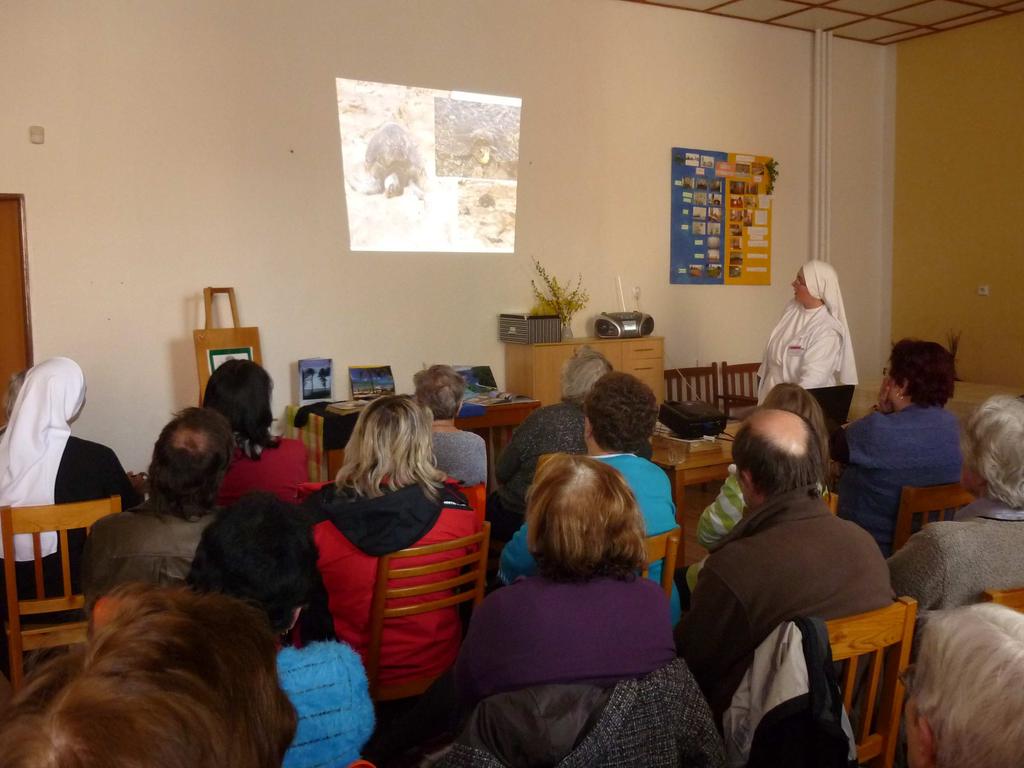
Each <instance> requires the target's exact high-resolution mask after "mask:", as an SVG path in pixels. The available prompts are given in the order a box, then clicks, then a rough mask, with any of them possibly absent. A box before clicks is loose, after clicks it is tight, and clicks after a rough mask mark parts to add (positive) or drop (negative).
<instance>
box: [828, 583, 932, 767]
mask: <svg viewBox="0 0 1024 768" xmlns="http://www.w3.org/2000/svg"><path fill="white" fill-rule="evenodd" d="M916 617H917V601H916V600H913V599H912V598H909V597H901V598H899V599H898V600H897V601H896V602H895V603H893V604H892V605H888V606H886V607H885V608H879V609H878V610H877V611H869V612H867V613H861V614H858V615H856V616H850V617H848V618H845V619H835V620H834V621H829V622H827V626H828V640H829V645H831V647H832V660H833V661H836V662H842V661H845V662H846V665H845V669H844V671H843V673H842V680H841V682H840V687H841V688H842V691H843V706H844V707H846V711H847V712H851V719H853V720H854V722H855V723H857V724H858V728H857V732H856V733H855V736H856V738H857V762H858V763H859V764H860V765H867V766H870V767H871V768H891V766H892V764H893V758H894V756H895V754H896V742H897V741H898V739H899V728H900V715H901V714H902V711H903V694H904V691H903V684H902V683H901V682H900V679H899V675H900V673H901V672H902V671H903V670H904V669H906V667H907V664H908V663H909V660H910V646H911V643H912V641H913V637H914V620H915V619H916ZM868 655H870V657H871V658H870V663H871V666H870V668H869V670H868V674H867V675H865V676H864V677H863V679H861V684H860V687H861V690H860V691H857V690H856V689H857V687H858V685H857V681H858V679H859V677H858V675H857V663H858V661H859V659H860V657H862V656H868ZM879 686H881V688H879ZM855 693H857V700H858V701H860V703H861V705H860V708H859V709H860V711H859V713H857V714H859V718H853V717H852V714H853V713H852V709H853V704H854V694H855Z"/></svg>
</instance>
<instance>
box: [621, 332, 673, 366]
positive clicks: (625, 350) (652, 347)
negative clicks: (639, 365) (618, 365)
mask: <svg viewBox="0 0 1024 768" xmlns="http://www.w3.org/2000/svg"><path fill="white" fill-rule="evenodd" d="M662 357H664V344H663V342H662V340H661V339H651V338H646V339H630V340H628V341H623V342H622V366H623V368H627V369H628V368H629V367H630V366H631V365H632V364H633V363H634V362H637V361H640V360H661V359H662Z"/></svg>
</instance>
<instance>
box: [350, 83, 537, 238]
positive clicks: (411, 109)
mask: <svg viewBox="0 0 1024 768" xmlns="http://www.w3.org/2000/svg"><path fill="white" fill-rule="evenodd" d="M337 88H338V125H339V127H340V130H341V159H342V166H343V173H344V178H345V200H346V204H347V208H348V228H349V237H350V247H351V249H352V250H353V251H489V252H499V253H511V252H512V251H514V250H515V236H516V186H517V178H518V172H519V113H520V108H521V104H522V102H521V100H520V99H517V98H510V97H504V96H487V95H484V94H478V93H465V92H460V91H437V90H433V89H430V88H413V87H410V86H405V85H390V84H387V83H373V82H368V81H365V80H346V79H343V78H338V80H337Z"/></svg>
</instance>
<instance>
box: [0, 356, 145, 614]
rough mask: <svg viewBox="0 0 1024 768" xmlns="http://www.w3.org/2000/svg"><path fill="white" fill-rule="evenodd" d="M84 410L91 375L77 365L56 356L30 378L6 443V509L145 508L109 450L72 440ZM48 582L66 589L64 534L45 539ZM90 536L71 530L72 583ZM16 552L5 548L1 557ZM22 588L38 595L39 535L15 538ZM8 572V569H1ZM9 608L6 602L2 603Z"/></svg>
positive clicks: (2, 476) (1, 501) (1, 476)
mask: <svg viewBox="0 0 1024 768" xmlns="http://www.w3.org/2000/svg"><path fill="white" fill-rule="evenodd" d="M84 404H85V376H84V375H83V374H82V369H81V368H80V367H79V366H78V364H77V363H76V362H75V361H74V360H70V359H68V358H66V357H53V358H50V359H49V360H44V361H43V362H41V363H39V364H38V365H36V366H34V367H33V368H31V369H29V371H28V373H26V375H25V383H24V384H23V385H22V388H21V391H20V392H19V393H18V398H17V400H16V401H15V404H14V409H13V411H12V412H11V419H10V422H9V423H8V425H7V430H6V431H5V432H4V434H3V437H2V438H0V506H12V507H25V506H35V505H43V504H65V503H69V502H74V501H89V500H91V499H101V498H104V497H107V496H114V495H117V496H120V497H121V504H122V506H123V507H124V508H129V507H132V506H134V505H136V504H138V503H139V502H141V500H142V499H141V496H140V495H139V493H138V492H137V491H136V489H135V488H133V486H132V482H131V479H130V478H129V477H128V475H127V474H126V473H125V471H124V469H123V468H122V467H121V463H120V462H119V461H118V460H117V456H116V455H115V454H114V452H113V451H112V450H110V448H107V447H106V446H104V445H100V444H99V443H93V442H90V441H88V440H83V439H81V438H78V437H75V436H73V435H72V434H71V422H72V421H74V419H75V417H76V416H77V415H78V412H79V411H80V410H81V409H82V406H83V405H84ZM39 539H40V541H39V544H40V549H41V555H42V557H43V576H44V580H45V583H46V591H47V593H48V594H50V593H51V592H52V591H53V590H54V589H55V587H56V586H59V585H60V562H59V558H56V557H52V555H54V554H55V553H56V552H57V534H56V533H53V532H45V533H41V534H40V535H39ZM84 540H85V537H84V531H83V532H72V534H71V536H70V537H69V549H70V550H71V552H70V555H71V564H72V584H73V585H74V586H77V583H78V581H79V578H78V577H79V574H78V571H77V561H78V556H79V554H80V552H81V548H82V545H83V543H84ZM11 556H12V554H11V553H10V552H4V551H3V550H2V548H0V558H9V557H11ZM13 557H14V559H15V561H17V571H18V590H19V593H21V592H24V594H23V595H22V597H28V596H30V595H32V594H33V593H32V591H31V588H32V586H33V580H34V579H33V578H32V561H33V559H34V547H33V544H32V536H31V535H29V534H19V535H17V536H15V537H14V553H13ZM0 573H2V569H0ZM2 602H6V601H2Z"/></svg>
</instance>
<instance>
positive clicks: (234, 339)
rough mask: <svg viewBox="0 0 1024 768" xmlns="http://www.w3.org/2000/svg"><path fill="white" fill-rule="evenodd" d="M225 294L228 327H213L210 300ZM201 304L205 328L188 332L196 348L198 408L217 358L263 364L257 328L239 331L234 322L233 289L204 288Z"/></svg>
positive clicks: (239, 328) (235, 316)
mask: <svg viewBox="0 0 1024 768" xmlns="http://www.w3.org/2000/svg"><path fill="white" fill-rule="evenodd" d="M216 294H226V295H227V297H228V302H229V303H230V305H231V324H232V325H231V327H230V328H214V327H213V297H214V296H215V295H216ZM203 305H204V308H205V310H206V326H205V328H202V329H197V330H194V331H192V339H193V341H194V342H195V346H196V373H197V375H198V376H199V403H200V405H202V402H203V395H204V393H205V392H206V382H208V381H209V380H210V374H211V373H213V370H214V368H215V367H216V366H217V364H218V361H217V358H218V357H226V356H228V355H231V354H235V355H240V356H247V357H248V358H249V359H250V360H252V361H253V362H254V363H259V364H260V365H262V364H263V356H262V355H261V354H260V329H259V328H257V327H255V326H250V327H247V328H243V327H242V326H241V325H240V324H239V321H238V304H237V302H236V301H235V289H234V288H204V289H203Z"/></svg>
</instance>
